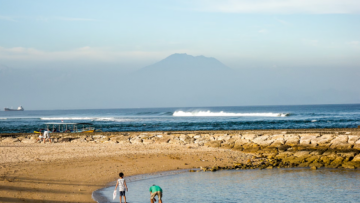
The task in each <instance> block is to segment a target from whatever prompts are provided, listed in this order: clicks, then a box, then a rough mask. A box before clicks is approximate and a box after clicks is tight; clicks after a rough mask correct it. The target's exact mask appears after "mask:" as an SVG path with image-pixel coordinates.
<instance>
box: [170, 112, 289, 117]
mask: <svg viewBox="0 0 360 203" xmlns="http://www.w3.org/2000/svg"><path fill="white" fill-rule="evenodd" d="M288 115H289V114H288V113H227V112H223V111H220V112H211V111H192V112H185V111H175V112H174V113H173V116H184V117H185V116H194V117H195V116H198V117H206V116H238V117H245V116H246V117H286V116H288Z"/></svg>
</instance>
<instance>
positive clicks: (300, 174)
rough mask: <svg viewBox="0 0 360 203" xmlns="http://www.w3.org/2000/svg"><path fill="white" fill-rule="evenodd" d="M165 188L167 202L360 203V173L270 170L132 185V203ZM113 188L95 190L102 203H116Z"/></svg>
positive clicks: (194, 175)
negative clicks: (153, 191) (154, 190)
mask: <svg viewBox="0 0 360 203" xmlns="http://www.w3.org/2000/svg"><path fill="white" fill-rule="evenodd" d="M153 184H156V185H159V186H160V187H162V189H163V201H164V202H165V203H170V202H171V203H173V202H176V203H181V202H198V203H205V202H209V203H215V202H223V203H238V202H359V200H360V191H359V188H360V170H346V169H319V170H311V169H303V168H295V169H272V170H269V169H266V170H231V171H219V172H197V173H189V172H187V173H181V174H177V175H168V176H160V177H153V178H147V179H144V180H138V181H128V183H127V185H128V187H129V192H127V193H126V197H127V202H128V203H144V202H150V193H149V187H150V186H151V185H153ZM113 191H114V186H112V187H108V188H104V189H101V190H99V191H96V192H95V193H94V195H93V197H94V198H95V200H97V201H99V202H119V197H118V196H119V194H117V198H116V199H115V200H112V193H113Z"/></svg>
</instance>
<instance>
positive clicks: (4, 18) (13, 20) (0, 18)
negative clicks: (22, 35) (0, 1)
mask: <svg viewBox="0 0 360 203" xmlns="http://www.w3.org/2000/svg"><path fill="white" fill-rule="evenodd" d="M0 20H6V21H12V22H17V21H16V20H15V19H14V18H13V17H10V16H0Z"/></svg>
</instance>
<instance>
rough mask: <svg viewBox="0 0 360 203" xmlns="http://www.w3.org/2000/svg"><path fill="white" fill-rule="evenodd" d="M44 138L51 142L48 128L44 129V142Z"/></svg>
mask: <svg viewBox="0 0 360 203" xmlns="http://www.w3.org/2000/svg"><path fill="white" fill-rule="evenodd" d="M46 139H49V142H50V143H51V138H50V130H49V129H46V130H45V131H44V143H45V140H46Z"/></svg>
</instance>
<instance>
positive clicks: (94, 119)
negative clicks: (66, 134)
mask: <svg viewBox="0 0 360 203" xmlns="http://www.w3.org/2000/svg"><path fill="white" fill-rule="evenodd" d="M40 119H41V120H89V121H113V122H124V121H129V119H121V118H113V117H44V118H40Z"/></svg>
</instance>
